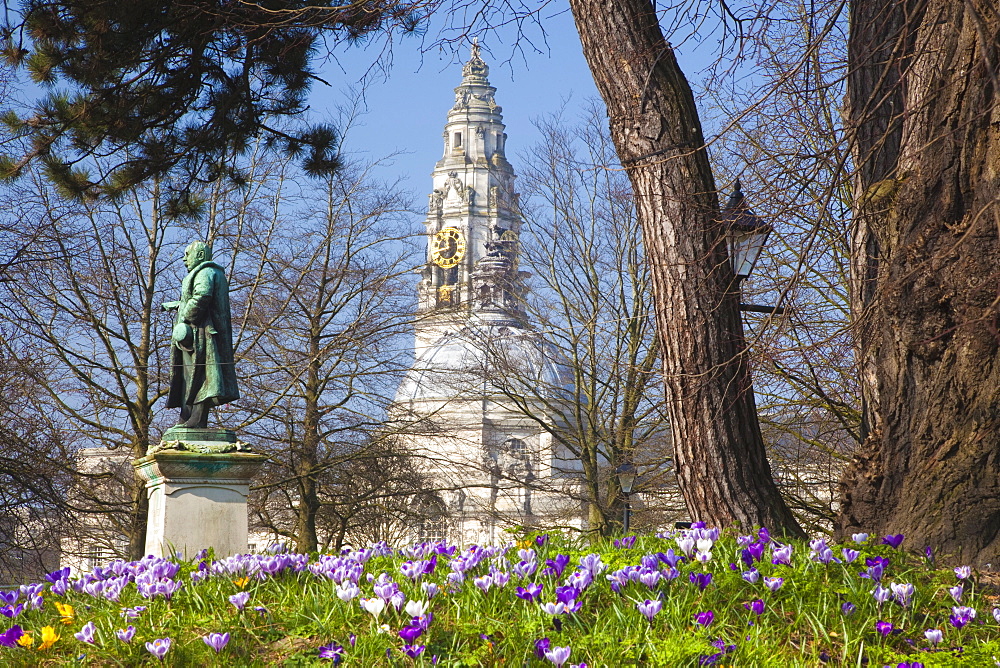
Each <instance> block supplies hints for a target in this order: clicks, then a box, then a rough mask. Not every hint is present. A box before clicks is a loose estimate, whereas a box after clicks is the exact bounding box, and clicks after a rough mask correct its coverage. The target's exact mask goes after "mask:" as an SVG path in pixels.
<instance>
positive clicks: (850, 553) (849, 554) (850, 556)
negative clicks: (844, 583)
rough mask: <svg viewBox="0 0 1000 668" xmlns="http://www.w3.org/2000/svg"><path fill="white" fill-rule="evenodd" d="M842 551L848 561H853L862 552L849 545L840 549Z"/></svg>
mask: <svg viewBox="0 0 1000 668" xmlns="http://www.w3.org/2000/svg"><path fill="white" fill-rule="evenodd" d="M840 553H841V554H843V555H844V561H846V562H847V563H851V562H852V561H854V560H855V559H857V558H858V556H859V555H860V554H861V553H860V552H858V551H857V550H852V549H851V548H849V547H845V548H844V549H842V550H841V551H840Z"/></svg>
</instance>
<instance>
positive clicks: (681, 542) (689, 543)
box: [677, 535, 695, 556]
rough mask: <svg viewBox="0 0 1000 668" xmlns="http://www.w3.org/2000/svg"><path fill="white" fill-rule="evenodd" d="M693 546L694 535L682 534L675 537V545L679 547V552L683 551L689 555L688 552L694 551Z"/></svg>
mask: <svg viewBox="0 0 1000 668" xmlns="http://www.w3.org/2000/svg"><path fill="white" fill-rule="evenodd" d="M694 546H695V539H694V536H691V535H684V536H681V537H680V538H678V539H677V547H679V548H680V549H681V552H683V553H684V554H686V555H689V556H690V554H691V553H692V552H694Z"/></svg>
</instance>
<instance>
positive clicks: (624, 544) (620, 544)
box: [612, 536, 635, 550]
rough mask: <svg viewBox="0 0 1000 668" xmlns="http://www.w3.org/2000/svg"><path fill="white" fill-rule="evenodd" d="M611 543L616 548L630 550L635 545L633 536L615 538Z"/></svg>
mask: <svg viewBox="0 0 1000 668" xmlns="http://www.w3.org/2000/svg"><path fill="white" fill-rule="evenodd" d="M612 544H613V545H614V546H615V547H616V548H618V549H622V550H631V549H632V548H633V547H635V536H625V537H624V538H621V539H618V538H615V539H614V541H612Z"/></svg>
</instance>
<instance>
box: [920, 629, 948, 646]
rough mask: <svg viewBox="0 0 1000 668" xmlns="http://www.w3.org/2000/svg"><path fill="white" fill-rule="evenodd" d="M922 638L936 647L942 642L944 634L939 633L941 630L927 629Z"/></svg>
mask: <svg viewBox="0 0 1000 668" xmlns="http://www.w3.org/2000/svg"><path fill="white" fill-rule="evenodd" d="M924 637H925V638H927V642H929V643H930V644H932V645H937V644H939V643H940V642H941V641H942V640H944V633H942V632H941V629H927V630H926V631H924Z"/></svg>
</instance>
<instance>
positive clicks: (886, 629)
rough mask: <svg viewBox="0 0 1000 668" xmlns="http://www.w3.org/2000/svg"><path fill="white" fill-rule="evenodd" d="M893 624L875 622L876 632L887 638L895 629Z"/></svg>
mask: <svg viewBox="0 0 1000 668" xmlns="http://www.w3.org/2000/svg"><path fill="white" fill-rule="evenodd" d="M894 628H895V627H893V625H892V622H883V621H881V620H879V621H877V622H875V630H876V631H878V632H879V633H881V634H882V635H883V636H887V635H889V634H890V633H892V631H893V629H894Z"/></svg>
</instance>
